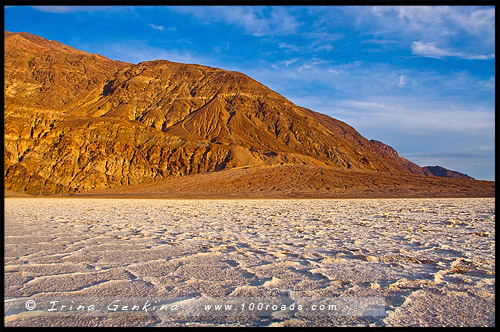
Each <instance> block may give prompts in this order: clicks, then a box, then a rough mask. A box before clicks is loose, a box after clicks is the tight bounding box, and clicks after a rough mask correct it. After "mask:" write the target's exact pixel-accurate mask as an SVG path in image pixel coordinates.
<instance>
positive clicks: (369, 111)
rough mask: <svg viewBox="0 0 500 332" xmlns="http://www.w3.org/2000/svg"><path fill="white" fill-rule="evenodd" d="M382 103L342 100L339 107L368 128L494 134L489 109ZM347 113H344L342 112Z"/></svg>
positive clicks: (411, 131)
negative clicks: (382, 127) (378, 126)
mask: <svg viewBox="0 0 500 332" xmlns="http://www.w3.org/2000/svg"><path fill="white" fill-rule="evenodd" d="M407 105H408V104H407V103H392V104H389V103H383V102H380V101H358V100H345V101H342V102H341V103H340V107H341V108H342V107H344V108H346V110H347V111H348V112H350V113H351V114H355V116H354V117H353V119H350V121H351V122H354V123H359V124H362V123H364V124H366V123H369V124H370V125H371V126H377V125H383V126H386V127H394V128H400V129H402V130H404V131H405V132H410V133H415V134H428V133H429V132H440V133H443V132H448V133H461V134H464V133H468V134H474V135H475V134H478V135H482V134H485V133H492V132H494V128H495V114H494V112H492V111H491V110H488V111H485V110H482V109H456V108H455V109H454V107H453V105H446V103H444V104H443V103H442V102H441V103H437V102H436V103H435V104H434V105H433V104H432V103H429V102H427V103H424V104H422V103H420V105H419V104H418V102H417V106H411V107H409V106H407ZM346 113H347V112H346Z"/></svg>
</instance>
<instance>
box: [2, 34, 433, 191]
mask: <svg viewBox="0 0 500 332" xmlns="http://www.w3.org/2000/svg"><path fill="white" fill-rule="evenodd" d="M4 34H5V35H4V38H5V41H4V42H5V65H4V67H5V83H4V93H5V108H4V120H5V131H4V137H5V142H4V176H5V189H7V190H10V191H13V192H25V193H30V194H40V193H43V194H54V193H65V192H85V191H89V190H94V189H100V188H113V187H120V186H124V185H133V184H139V183H144V182H152V181H158V180H163V179H167V178H171V177H177V176H184V175H190V174H198V173H208V172H213V171H220V170H226V169H231V168H235V167H241V166H250V165H260V166H266V165H280V164H296V165H314V166H321V167H323V166H324V167H333V168H339V169H346V170H351V171H374V172H383V173H388V174H402V175H404V174H407V175H421V176H425V175H429V172H428V171H425V170H424V169H422V168H421V167H419V166H417V165H415V164H413V163H412V162H410V161H408V160H406V159H404V158H402V157H400V156H399V155H398V154H397V153H396V152H395V151H394V149H392V148H390V147H388V146H386V145H385V144H383V143H381V142H378V141H373V140H372V141H368V140H367V139H365V138H364V137H362V136H361V135H360V134H359V133H358V132H356V130H354V129H353V128H352V127H350V126H349V125H347V124H345V123H343V122H341V121H338V120H335V119H333V118H330V117H328V116H326V115H323V114H320V113H316V112H314V111H311V110H308V109H306V108H303V107H299V106H296V105H294V104H293V103H291V102H290V101H289V100H287V99H286V98H285V97H283V96H281V95H279V94H278V93H276V92H274V91H272V90H270V89H268V88H267V87H265V86H264V85H262V84H260V83H258V82H257V81H255V80H253V79H251V78H250V77H248V76H246V75H244V74H241V73H238V72H231V71H226V70H222V69H218V68H211V67H206V66H201V65H188V64H181V63H174V62H170V61H165V60H162V61H150V62H143V63H139V64H137V65H136V64H127V63H123V62H120V61H113V60H109V59H107V58H104V57H102V56H100V55H96V54H89V53H86V52H83V51H80V50H76V49H74V48H71V47H69V46H66V45H63V44H61V43H58V42H55V41H49V40H46V39H44V38H42V37H38V36H34V35H31V34H28V33H10V32H5V33H4Z"/></svg>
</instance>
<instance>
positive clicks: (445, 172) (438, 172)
mask: <svg viewBox="0 0 500 332" xmlns="http://www.w3.org/2000/svg"><path fill="white" fill-rule="evenodd" d="M423 170H424V171H425V172H426V175H433V176H440V177H445V178H456V179H474V178H473V177H471V176H469V175H467V174H465V173H460V172H457V171H451V170H449V169H446V168H444V167H441V166H425V167H423ZM427 172H428V173H430V174H428V173H427Z"/></svg>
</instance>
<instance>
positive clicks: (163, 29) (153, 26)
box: [148, 24, 165, 31]
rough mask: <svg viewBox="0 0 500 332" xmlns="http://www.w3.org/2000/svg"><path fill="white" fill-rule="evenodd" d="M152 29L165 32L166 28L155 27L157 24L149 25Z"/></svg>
mask: <svg viewBox="0 0 500 332" xmlns="http://www.w3.org/2000/svg"><path fill="white" fill-rule="evenodd" d="M148 25H149V26H150V27H151V28H153V29H155V30H159V31H165V27H164V26H161V25H155V24H148Z"/></svg>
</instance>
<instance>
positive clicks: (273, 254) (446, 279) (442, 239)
mask: <svg viewBox="0 0 500 332" xmlns="http://www.w3.org/2000/svg"><path fill="white" fill-rule="evenodd" d="M494 226H495V199H494V198H477V199H470V198H454V199H444V198H443V199H344V200H342V199H338V200H336V199H300V200H299V199H286V200H279V199H274V200H161V199H90V198H87V199H80V198H60V199H59V198H6V199H5V226H4V227H5V257H4V260H5V324H6V325H8V326H40V325H45V326H59V325H66V326H67V325H78V326H177V325H181V326H184V325H185V326H214V325H215V326H225V325H247V326H254V325H257V326H316V325H320V326H495V253H494V249H495V227H494ZM120 297H131V298H135V299H136V300H137V301H144V300H149V301H150V302H153V300H154V299H166V300H167V301H168V300H169V299H170V301H171V302H175V301H179V302H176V303H180V307H181V310H180V312H179V313H178V314H179V315H178V316H176V315H170V316H169V315H164V314H161V313H160V314H158V313H152V312H151V310H150V311H149V312H147V313H145V312H124V311H121V312H115V313H114V314H111V313H109V312H108V313H107V314H98V312H97V311H96V312H91V311H87V312H86V313H84V314H80V313H81V312H76V313H75V312H74V311H71V310H69V311H68V308H66V310H63V309H61V310H55V311H54V312H48V311H47V310H45V309H44V308H43V307H42V306H43V305H45V304H46V303H49V301H56V300H57V301H60V302H58V303H62V302H63V299H74V300H73V301H77V300H76V299H79V300H82V299H84V300H85V299H86V300H88V301H91V300H92V299H97V300H96V301H105V300H106V299H111V298H113V299H115V298H120ZM182 298H187V299H188V300H186V301H184V302H183V301H181V300H179V299H182ZM277 298H279V299H286V300H287V301H288V302H287V303H291V302H293V301H295V300H299V299H304V298H313V299H316V298H318V299H319V298H322V299H342V298H360V299H362V298H378V299H380V298H381V299H383V301H384V303H383V304H384V310H385V311H384V313H383V315H380V314H379V315H369V314H366V315H365V314H353V315H328V314H319V315H309V314H307V313H304V312H296V313H295V314H291V315H288V316H287V315H283V316H279V315H267V316H266V315H263V316H255V315H240V316H235V315H231V314H230V313H227V314H220V313H219V314H217V315H213V314H207V315H205V316H203V315H201V316H200V315H188V314H187V311H186V312H184V313H183V312H182V305H184V304H187V303H191V305H196V303H201V302H196V301H203V300H207V299H212V300H214V301H217V299H220V300H221V301H222V300H224V301H227V299H237V300H241V299H259V300H269V299H277ZM26 299H31V300H34V303H37V305H38V307H36V308H32V307H31V308H29V309H31V310H28V309H27V308H28V304H27V303H26ZM44 301H45V302H44ZM190 301H191V302H190ZM193 301H194V302H193ZM25 303H26V304H25ZM73 303H76V302H73ZM248 304H249V303H247V305H248ZM75 306H76V304H75ZM183 315H184V316H183Z"/></svg>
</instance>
